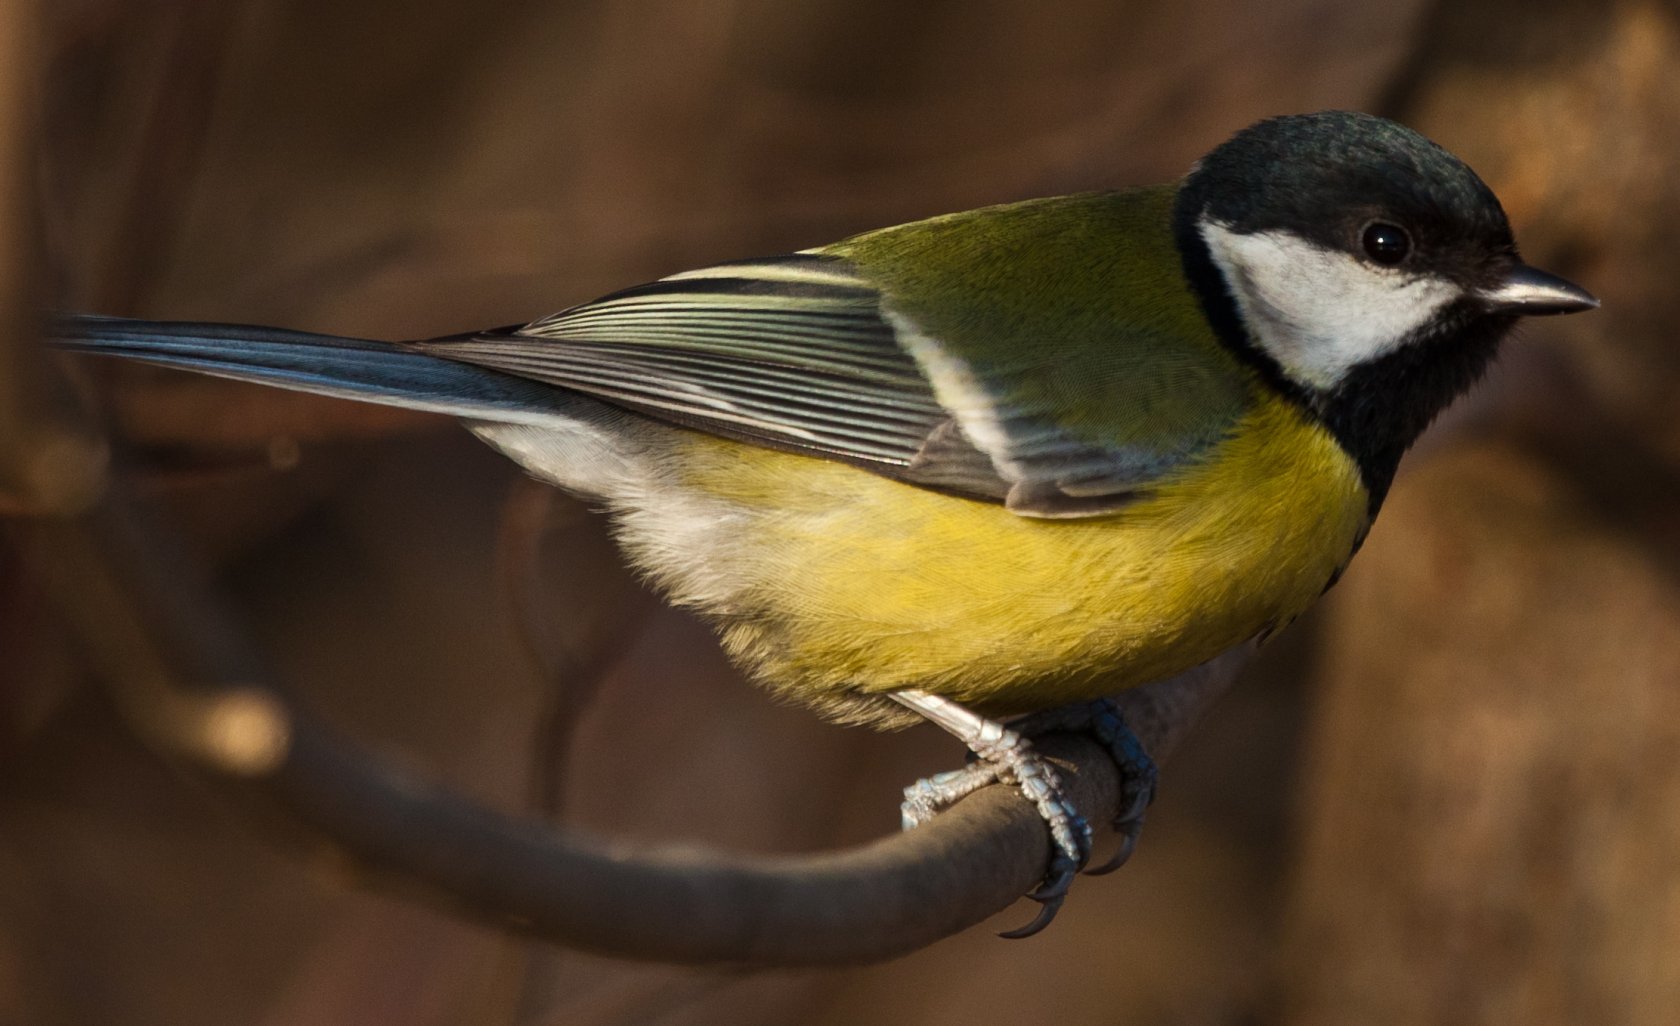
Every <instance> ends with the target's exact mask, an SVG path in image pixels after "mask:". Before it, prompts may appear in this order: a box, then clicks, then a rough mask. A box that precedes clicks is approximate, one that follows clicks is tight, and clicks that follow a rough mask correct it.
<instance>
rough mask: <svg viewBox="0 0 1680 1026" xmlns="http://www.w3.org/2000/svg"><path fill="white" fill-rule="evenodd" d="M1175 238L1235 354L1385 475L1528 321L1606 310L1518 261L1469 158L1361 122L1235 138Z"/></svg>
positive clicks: (1276, 128)
mask: <svg viewBox="0 0 1680 1026" xmlns="http://www.w3.org/2000/svg"><path fill="white" fill-rule="evenodd" d="M1175 231H1176V236H1177V239H1178V244H1179V247H1180V250H1181V253H1182V255H1183V257H1184V263H1185V269H1186V272H1187V274H1188V275H1189V276H1190V278H1191V280H1192V282H1193V283H1195V284H1196V285H1197V287H1198V291H1199V292H1200V293H1201V295H1202V298H1203V302H1204V304H1205V306H1206V308H1207V310H1208V313H1209V316H1210V318H1211V319H1212V320H1213V321H1214V323H1215V325H1216V327H1218V328H1219V330H1220V333H1221V334H1222V335H1223V336H1224V337H1225V338H1226V340H1227V342H1229V343H1230V344H1232V345H1234V346H1236V347H1237V348H1238V349H1239V350H1241V351H1242V352H1243V353H1244V355H1245V356H1246V357H1247V358H1249V359H1250V360H1251V362H1253V363H1254V364H1255V365H1256V366H1258V367H1259V368H1260V369H1261V370H1262V371H1263V372H1264V373H1265V374H1266V375H1267V376H1268V377H1269V378H1271V379H1272V380H1273V382H1274V384H1277V385H1279V386H1280V387H1283V388H1284V389H1285V390H1286V391H1290V392H1292V393H1294V394H1296V395H1297V396H1299V397H1301V398H1303V399H1304V400H1305V401H1307V402H1308V403H1309V404H1310V405H1312V406H1313V407H1314V408H1315V409H1317V410H1318V411H1319V412H1320V414H1321V415H1323V416H1324V417H1325V418H1326V420H1327V421H1328V422H1329V423H1330V426H1331V429H1332V430H1333V431H1335V432H1336V433H1337V434H1338V437H1342V436H1344V435H1352V436H1356V437H1353V438H1351V439H1350V438H1348V437H1342V440H1343V442H1344V444H1349V443H1350V441H1351V442H1352V443H1353V444H1352V445H1350V448H1354V447H1361V448H1365V449H1368V450H1372V454H1373V455H1375V456H1379V457H1381V459H1382V460H1383V461H1389V460H1390V459H1391V460H1392V461H1394V462H1397V461H1398V459H1399V455H1400V452H1402V451H1404V449H1405V448H1406V446H1408V445H1410V444H1411V441H1412V440H1413V439H1414V438H1415V437H1416V435H1417V433H1418V432H1420V431H1422V430H1423V428H1424V427H1425V426H1426V425H1427V424H1428V423H1429V421H1430V419H1432V418H1433V417H1434V415H1435V414H1436V413H1437V412H1439V410H1440V409H1441V408H1442V407H1443V406H1445V405H1446V404H1447V403H1448V402H1450V401H1451V400H1452V399H1453V398H1454V397H1455V396H1456V395H1458V394H1459V393H1460V392H1461V391H1463V390H1464V389H1465V388H1466V387H1468V386H1469V385H1470V384H1471V383H1472V382H1473V381H1474V380H1475V379H1476V378H1477V377H1478V376H1479V375H1480V374H1481V373H1482V371H1483V370H1484V369H1485V368H1486V366H1487V364H1488V362H1489V360H1490V359H1491V358H1492V356H1493V355H1494V352H1495V349H1496V348H1497V345H1498V342H1499V340H1500V338H1501V337H1502V336H1503V335H1504V334H1505V333H1506V332H1507V331H1508V330H1509V329H1510V327H1511V325H1512V324H1514V323H1515V321H1516V319H1517V318H1518V317H1520V316H1523V315H1531V314H1556V313H1570V312H1573V311H1577V310H1587V309H1591V308H1593V307H1595V306H1597V305H1598V301H1597V300H1596V299H1594V298H1593V297H1592V296H1591V295H1590V294H1588V293H1587V292H1586V291H1585V290H1583V289H1581V288H1580V287H1578V286H1576V285H1573V284H1571V283H1569V282H1567V281H1565V280H1563V279H1562V278H1559V277H1557V276H1555V275H1551V274H1547V273H1545V272H1544V271H1539V270H1536V269H1534V268H1532V267H1529V266H1528V265H1526V264H1524V263H1523V262H1522V260H1521V259H1520V258H1519V257H1518V255H1517V247H1516V242H1515V240H1514V239H1513V237H1512V234H1511V226H1510V223H1509V222H1508V221H1507V220H1506V217H1505V211H1504V209H1503V208H1502V207H1501V206H1500V204H1499V200H1498V198H1497V197H1495V196H1494V194H1493V191H1492V190H1491V189H1489V188H1488V187H1487V185H1486V184H1485V183H1483V182H1482V180H1481V179H1480V178H1479V177H1477V175H1476V173H1475V172H1474V171H1472V170H1470V168H1469V167H1467V166H1466V165H1465V164H1464V162H1463V161H1461V160H1459V159H1458V158H1457V157H1454V156H1453V155H1452V154H1450V153H1448V152H1447V151H1446V150H1444V149H1442V148H1441V147H1439V146H1437V145H1435V144H1434V143H1432V142H1430V141H1429V140H1428V139H1425V138H1424V137H1423V136H1421V135H1419V134H1417V133H1416V132H1414V131H1412V130H1411V129H1409V128H1406V127H1404V126H1402V125H1398V124H1395V123H1394V122H1392V121H1386V120H1384V119H1382V118H1377V117H1372V116H1371V115H1368V114H1356V113H1349V112H1342V111H1327V112H1322V113H1317V114H1302V115H1291V116H1287V117H1277V118H1270V119H1268V120H1265V121H1261V122H1259V123H1258V124H1256V125H1253V126H1251V127H1249V128H1247V129H1244V130H1243V131H1242V132H1239V133H1238V134H1237V135H1236V136H1234V137H1233V138H1232V139H1231V140H1230V141H1228V142H1226V143H1224V144H1223V145H1221V146H1219V147H1218V148H1217V149H1215V150H1213V152H1211V153H1209V154H1208V155H1207V156H1206V157H1204V158H1203V159H1202V160H1201V161H1200V162H1199V163H1198V164H1197V165H1196V166H1195V168H1194V169H1192V171H1191V172H1190V174H1189V176H1188V177H1187V178H1186V179H1185V181H1184V184H1183V186H1182V188H1181V190H1180V193H1179V198H1178V201H1177V206H1176V210H1175ZM1388 472H1389V473H1392V466H1390V467H1389V468H1388Z"/></svg>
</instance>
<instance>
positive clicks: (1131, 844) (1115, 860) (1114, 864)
mask: <svg viewBox="0 0 1680 1026" xmlns="http://www.w3.org/2000/svg"><path fill="white" fill-rule="evenodd" d="M1142 826H1143V822H1142V821H1141V820H1140V821H1138V827H1139V829H1138V830H1131V831H1122V832H1121V834H1120V847H1119V849H1118V850H1116V851H1115V853H1114V854H1113V855H1112V856H1110V857H1109V860H1108V861H1107V862H1104V863H1103V864H1102V865H1100V866H1097V867H1096V868H1095V869H1087V870H1085V875H1086V876H1107V875H1108V874H1110V873H1112V872H1114V871H1115V870H1116V869H1119V868H1120V867H1121V866H1123V865H1125V864H1126V862H1127V861H1128V860H1129V859H1130V858H1131V857H1132V852H1134V851H1137V842H1138V834H1139V833H1140V832H1141V828H1142Z"/></svg>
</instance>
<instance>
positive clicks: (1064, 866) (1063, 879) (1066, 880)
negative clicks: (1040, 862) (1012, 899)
mask: <svg viewBox="0 0 1680 1026" xmlns="http://www.w3.org/2000/svg"><path fill="white" fill-rule="evenodd" d="M1078 875H1079V869H1078V867H1077V866H1075V865H1074V864H1073V860H1072V859H1069V858H1066V857H1064V856H1057V857H1056V859H1055V861H1054V862H1052V863H1051V864H1050V871H1049V872H1048V873H1046V874H1044V881H1043V882H1042V883H1040V884H1039V885H1038V886H1037V887H1034V888H1033V889H1032V890H1030V891H1028V892H1027V893H1026V895H1025V896H1026V897H1028V898H1031V899H1032V900H1034V901H1036V902H1038V903H1039V904H1041V905H1042V904H1044V903H1045V902H1047V901H1055V900H1057V899H1058V898H1062V897H1065V896H1066V895H1067V892H1068V888H1070V887H1072V886H1073V880H1074V877H1076V876H1078Z"/></svg>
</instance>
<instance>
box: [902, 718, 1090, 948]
mask: <svg viewBox="0 0 1680 1026" xmlns="http://www.w3.org/2000/svg"><path fill="white" fill-rule="evenodd" d="M894 697H896V698H898V700H899V701H901V702H903V703H904V704H905V705H908V706H910V707H911V708H913V709H916V710H917V711H918V712H920V713H922V714H923V715H924V716H927V717H928V718H929V719H931V720H933V721H934V722H935V723H937V724H939V725H940V726H942V727H944V728H945V729H946V730H948V731H950V732H951V733H952V734H954V735H956V736H957V737H958V738H960V739H961V740H962V741H963V742H964V743H965V744H967V745H968V747H969V750H970V751H972V752H973V753H974V755H975V758H976V761H975V762H973V763H970V764H969V765H968V766H965V767H964V768H962V769H960V770H952V771H950V772H947V773H940V774H937V775H935V776H932V777H929V778H928V779H926V780H920V781H917V782H916V783H915V784H912V785H911V786H910V787H907V788H905V790H904V805H903V806H902V810H903V817H904V827H905V829H907V830H908V829H910V828H912V827H915V826H918V825H920V824H922V823H925V822H927V821H928V820H930V819H932V818H933V817H934V816H935V815H937V814H938V813H939V812H940V811H941V810H943V809H946V808H949V807H950V806H951V805H954V804H955V803H956V802H957V801H959V800H961V799H962V798H965V797H967V796H968V795H970V794H972V793H973V792H975V791H977V790H979V789H980V788H982V787H984V786H986V785H987V784H990V783H993V782H1002V783H1007V784H1013V785H1014V786H1015V787H1016V788H1017V789H1019V790H1020V792H1021V794H1022V795H1024V796H1025V797H1026V799H1027V800H1028V801H1030V802H1032V803H1033V807H1034V808H1036V809H1037V810H1038V814H1039V816H1040V817H1041V818H1042V819H1043V820H1044V823H1045V825H1046V826H1047V827H1048V828H1049V830H1050V837H1051V841H1052V847H1053V851H1052V854H1051V858H1050V864H1049V866H1048V867H1047V868H1046V870H1045V875H1044V881H1043V882H1042V883H1040V884H1039V885H1038V887H1036V888H1034V889H1033V890H1032V891H1030V892H1029V893H1028V894H1027V897H1029V898H1031V899H1032V900H1033V901H1036V902H1038V903H1039V904H1040V905H1041V906H1042V907H1041V908H1040V909H1039V911H1038V915H1037V916H1035V917H1034V918H1033V920H1032V922H1030V923H1028V924H1027V925H1026V926H1023V927H1021V928H1019V929H1016V930H1010V931H1009V932H1007V933H1004V934H1003V935H1002V936H1004V937H1009V938H1016V937H1029V936H1031V935H1033V934H1035V933H1037V932H1038V931H1040V930H1042V929H1044V927H1046V926H1048V925H1049V924H1050V921H1051V920H1052V919H1054V918H1055V917H1056V913H1057V911H1058V910H1060V909H1061V907H1062V902H1063V901H1064V900H1065V899H1066V897H1067V892H1068V888H1069V887H1070V886H1071V885H1072V883H1073V880H1074V877H1076V876H1077V875H1078V874H1079V871H1080V869H1082V868H1084V866H1085V863H1086V862H1087V861H1089V860H1090V857H1091V826H1090V824H1089V823H1088V822H1086V820H1085V817H1084V816H1083V815H1081V814H1080V812H1079V810H1078V809H1077V808H1075V807H1074V805H1073V803H1072V802H1071V801H1070V800H1069V799H1068V797H1067V795H1066V794H1065V793H1064V792H1063V790H1062V781H1061V777H1060V776H1059V775H1058V774H1057V773H1056V769H1055V767H1054V766H1052V765H1050V763H1049V762H1048V761H1046V760H1045V759H1044V757H1043V756H1041V755H1039V754H1038V752H1037V751H1036V750H1034V748H1033V746H1032V742H1030V741H1028V740H1027V739H1026V738H1025V737H1023V736H1022V735H1021V734H1020V732H1018V731H1015V730H1011V729H1010V728H1008V727H1005V726H1004V725H1003V724H1001V723H998V722H996V721H994V720H988V719H986V718H984V717H982V716H979V715H978V714H976V713H973V712H970V711H969V710H967V709H965V708H963V707H962V706H960V705H957V704H956V703H954V702H950V701H949V700H947V699H943V698H940V697H939V696H937V695H929V694H926V693H925V692H900V693H899V694H898V695H895V696H894Z"/></svg>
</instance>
